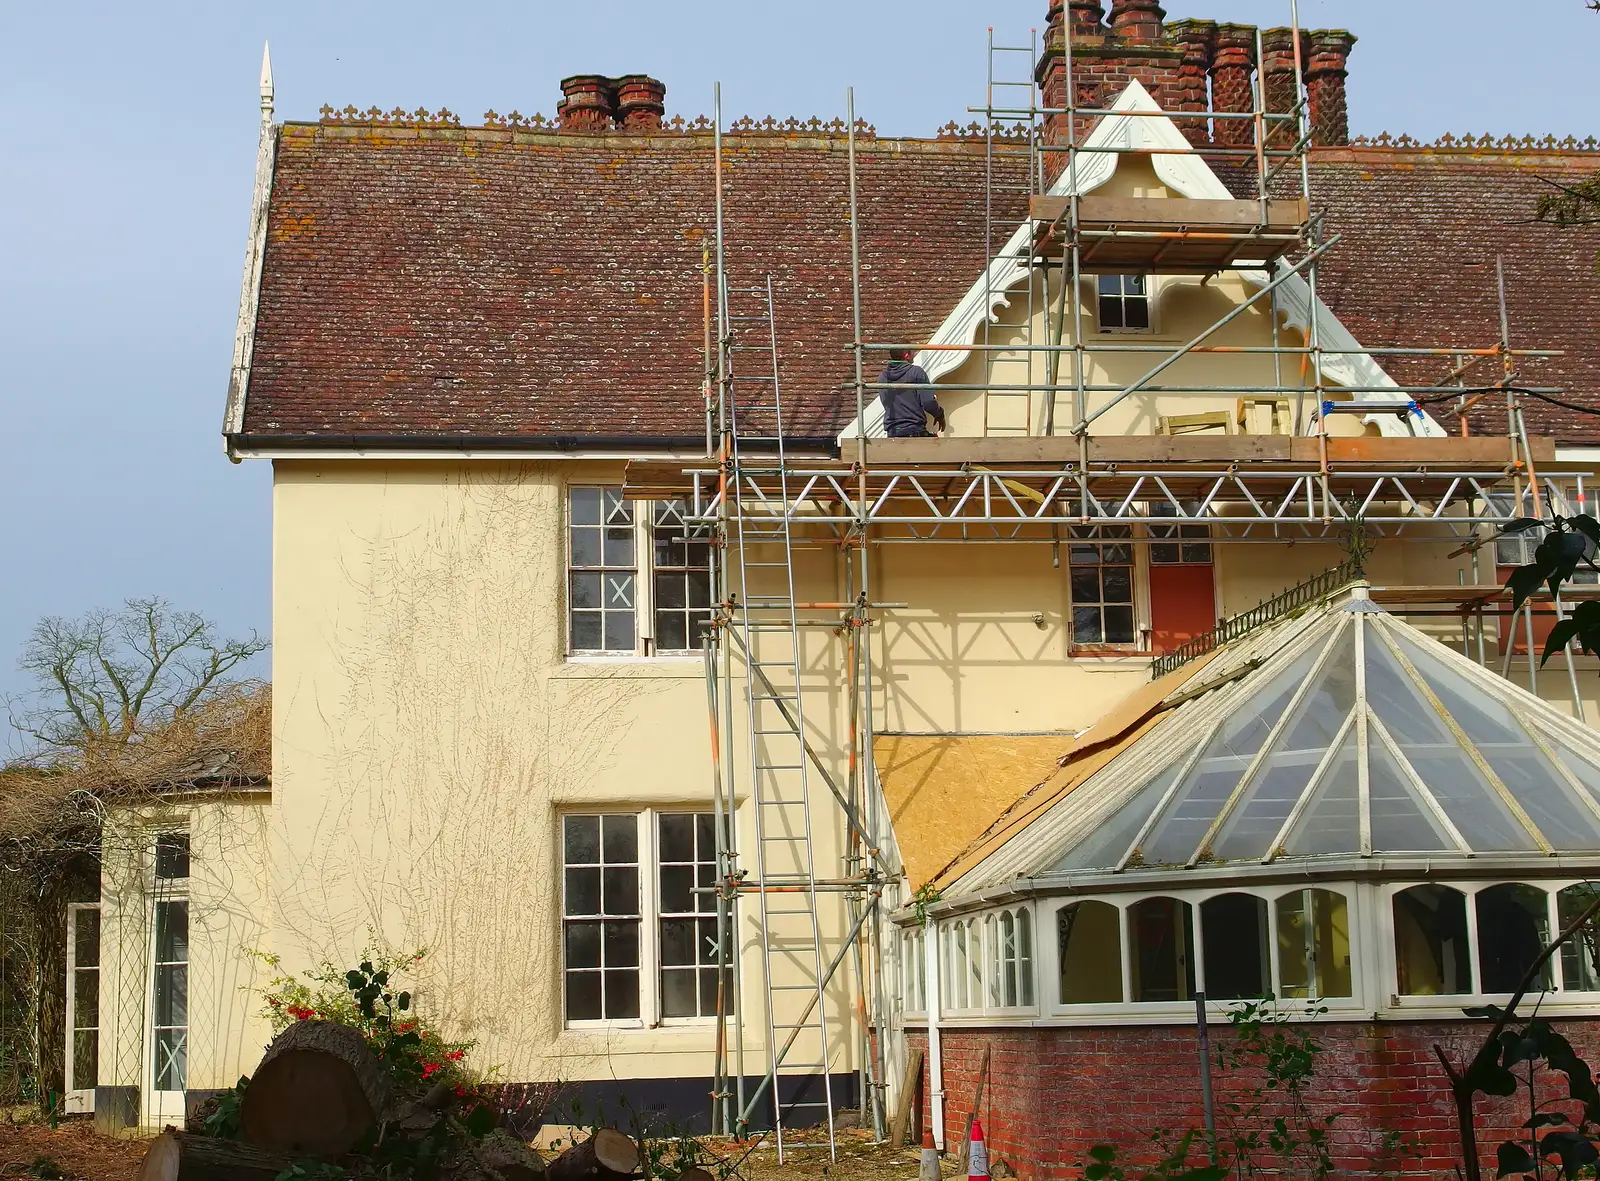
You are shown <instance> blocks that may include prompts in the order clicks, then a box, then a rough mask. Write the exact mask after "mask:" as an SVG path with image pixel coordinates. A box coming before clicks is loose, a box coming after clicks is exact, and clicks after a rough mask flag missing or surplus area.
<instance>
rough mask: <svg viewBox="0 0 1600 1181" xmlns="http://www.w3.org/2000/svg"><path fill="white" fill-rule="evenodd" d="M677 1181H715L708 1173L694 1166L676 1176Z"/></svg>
mask: <svg viewBox="0 0 1600 1181" xmlns="http://www.w3.org/2000/svg"><path fill="white" fill-rule="evenodd" d="M678 1181H717V1179H716V1178H715V1177H713V1176H712V1175H711V1174H710V1173H708V1172H706V1170H704V1169H702V1168H701V1167H700V1166H698V1165H695V1166H693V1167H691V1168H687V1169H685V1170H684V1171H683V1172H681V1173H679V1174H678Z"/></svg>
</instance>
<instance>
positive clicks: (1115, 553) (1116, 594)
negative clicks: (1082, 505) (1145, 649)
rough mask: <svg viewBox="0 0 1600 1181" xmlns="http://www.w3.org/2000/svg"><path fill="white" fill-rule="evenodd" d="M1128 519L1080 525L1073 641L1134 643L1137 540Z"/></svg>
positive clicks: (1074, 560) (1073, 555)
mask: <svg viewBox="0 0 1600 1181" xmlns="http://www.w3.org/2000/svg"><path fill="white" fill-rule="evenodd" d="M1131 537H1132V530H1131V529H1130V527H1129V526H1127V525H1076V526H1073V529H1072V542H1071V545H1070V547H1069V549H1070V560H1069V563H1068V564H1069V566H1070V567H1071V577H1072V642H1073V643H1074V644H1132V643H1133V642H1134V622H1133V544H1132V542H1131V540H1129V539H1131Z"/></svg>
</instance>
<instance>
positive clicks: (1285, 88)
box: [1261, 28, 1311, 148]
mask: <svg viewBox="0 0 1600 1181" xmlns="http://www.w3.org/2000/svg"><path fill="white" fill-rule="evenodd" d="M1310 48H1311V44H1310V38H1309V37H1307V35H1306V32H1305V30H1304V29H1302V30H1300V65H1301V66H1302V67H1304V65H1305V63H1306V61H1307V60H1308V59H1309V56H1310ZM1261 82H1262V88H1263V90H1264V91H1265V93H1266V99H1267V103H1266V107H1267V111H1268V112H1269V113H1274V114H1288V113H1289V112H1290V111H1293V110H1294V105H1295V101H1296V100H1297V99H1298V98H1299V94H1300V88H1299V74H1298V72H1297V71H1296V69H1295V53H1294V30H1293V29H1285V28H1278V29H1263V30H1262V31H1261ZM1296 136H1297V130H1296V128H1295V125H1294V124H1293V123H1291V122H1287V121H1277V122H1272V123H1268V125H1267V143H1268V145H1269V146H1271V147H1274V148H1288V147H1293V146H1294V141H1295V138H1296Z"/></svg>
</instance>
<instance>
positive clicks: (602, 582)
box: [567, 486, 712, 655]
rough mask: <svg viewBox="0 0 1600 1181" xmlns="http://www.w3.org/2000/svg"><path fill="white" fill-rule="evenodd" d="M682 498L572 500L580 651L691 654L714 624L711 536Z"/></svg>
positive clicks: (578, 493) (585, 491)
mask: <svg viewBox="0 0 1600 1181" xmlns="http://www.w3.org/2000/svg"><path fill="white" fill-rule="evenodd" d="M684 512H685V509H684V502H683V501H681V500H662V501H648V500H639V501H633V500H628V499H626V498H625V497H624V496H623V494H622V489H621V488H596V487H583V486H578V487H573V488H571V489H569V490H568V495H567V645H568V650H569V651H571V652H575V653H593V654H613V655H615V654H623V653H626V654H641V655H650V654H652V653H655V652H686V651H693V650H696V649H698V648H699V647H700V638H701V633H702V631H703V630H704V628H705V627H706V625H707V624H708V623H710V622H711V614H712V610H711V608H712V604H711V597H712V590H711V562H712V533H711V529H710V528H709V527H708V526H704V525H696V524H693V523H691V522H689V521H687V520H686V519H685V517H684Z"/></svg>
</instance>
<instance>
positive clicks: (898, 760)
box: [873, 653, 1214, 890]
mask: <svg viewBox="0 0 1600 1181" xmlns="http://www.w3.org/2000/svg"><path fill="white" fill-rule="evenodd" d="M1213 655H1214V653H1207V654H1206V655H1204V656H1202V657H1200V658H1199V659H1196V660H1192V661H1190V662H1189V663H1188V664H1186V665H1184V666H1183V667H1182V668H1180V669H1178V670H1176V671H1175V672H1172V673H1169V674H1168V675H1167V676H1165V677H1162V678H1161V679H1160V680H1158V681H1152V682H1150V683H1149V684H1147V685H1144V686H1141V687H1140V688H1139V689H1138V690H1137V691H1135V692H1133V693H1130V694H1129V695H1128V696H1127V697H1126V698H1124V699H1123V700H1122V701H1121V702H1120V703H1119V704H1118V705H1116V706H1115V707H1114V708H1113V709H1112V710H1111V712H1110V713H1108V714H1107V715H1106V716H1105V717H1103V718H1101V719H1100V721H1098V722H1097V723H1095V724H1094V725H1093V726H1091V727H1090V728H1089V729H1088V730H1085V731H1084V732H1083V733H1082V734H1080V735H1078V736H1077V737H1076V738H1069V737H1067V736H1065V735H1060V736H1056V735H1045V736H1038V735H991V734H981V735H977V734H971V735H969V734H946V735H915V734H880V735H879V736H878V737H877V739H876V740H875V741H874V743H873V754H874V756H875V757H876V760H877V768H878V778H879V781H880V782H881V783H882V785H883V792H884V797H885V799H886V800H887V801H888V805H889V816H890V820H891V821H892V823H893V824H894V831H895V836H896V838H897V840H898V843H899V847H900V855H901V858H902V861H903V863H904V866H905V870H906V876H907V878H908V879H909V880H910V883H911V888H912V889H913V890H919V889H921V888H922V887H923V886H924V885H927V884H929V883H932V884H934V885H936V886H938V885H942V884H945V883H948V882H952V881H954V880H955V879H956V878H958V877H960V876H961V874H963V873H965V872H966V871H967V870H968V869H970V868H971V867H972V866H974V865H976V864H977V863H978V862H979V861H981V860H982V859H983V858H985V857H987V856H989V855H990V854H991V853H993V852H994V851H995V850H997V849H998V848H1000V846H1001V845H1003V844H1005V843H1006V842H1007V841H1009V840H1010V839H1011V838H1012V837H1013V836H1015V835H1016V834H1017V833H1019V832H1021V831H1022V830H1023V829H1024V828H1026V827H1027V826H1028V825H1029V824H1030V823H1032V821H1033V820H1034V819H1036V818H1037V817H1038V816H1040V815H1042V814H1043V813H1044V812H1045V811H1046V810H1047V809H1049V808H1050V807H1051V805H1053V804H1054V803H1055V802H1056V801H1057V800H1059V799H1061V798H1062V797H1063V796H1065V795H1066V794H1067V793H1068V792H1069V791H1071V790H1073V789H1074V788H1076V787H1077V786H1078V785H1079V784H1081V783H1084V782H1085V781H1087V780H1088V779H1089V777H1090V776H1092V775H1094V774H1095V773H1096V772H1097V771H1099V770H1100V769H1101V768H1103V767H1104V766H1105V765H1106V764H1108V763H1109V762H1111V760H1112V759H1114V758H1116V757H1117V755H1119V754H1120V753H1122V751H1123V750H1125V749H1127V747H1128V746H1130V745H1132V743H1133V742H1135V741H1137V740H1138V738H1139V737H1141V736H1142V735H1143V734H1144V733H1145V732H1146V731H1148V730H1149V729H1150V728H1151V727H1153V726H1154V725H1155V724H1156V723H1157V722H1158V721H1159V720H1160V717H1161V714H1162V713H1163V712H1164V706H1163V702H1165V700H1166V699H1167V698H1168V697H1170V696H1172V695H1173V694H1174V693H1176V692H1177V691H1178V690H1179V689H1181V688H1183V687H1184V685H1186V684H1187V683H1188V682H1189V681H1191V680H1192V679H1193V678H1194V676H1195V674H1196V673H1198V672H1199V671H1200V670H1201V669H1203V668H1204V667H1205V666H1206V665H1207V664H1208V663H1209V662H1210V660H1211V657H1212V656H1213Z"/></svg>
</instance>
